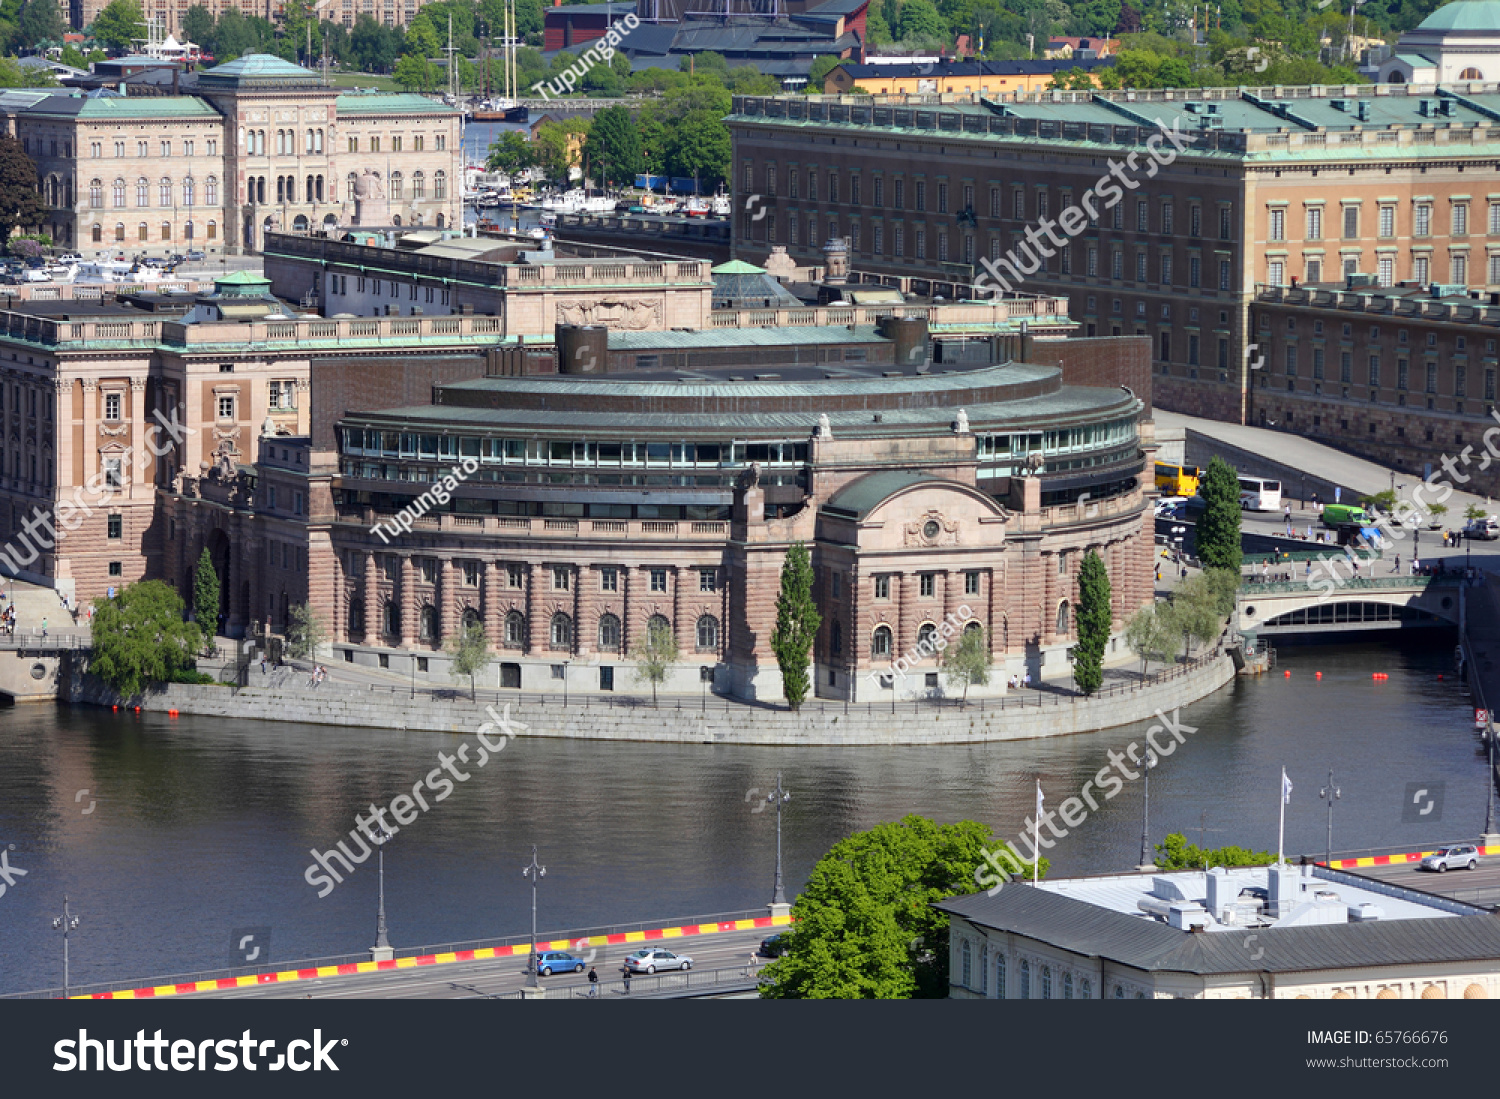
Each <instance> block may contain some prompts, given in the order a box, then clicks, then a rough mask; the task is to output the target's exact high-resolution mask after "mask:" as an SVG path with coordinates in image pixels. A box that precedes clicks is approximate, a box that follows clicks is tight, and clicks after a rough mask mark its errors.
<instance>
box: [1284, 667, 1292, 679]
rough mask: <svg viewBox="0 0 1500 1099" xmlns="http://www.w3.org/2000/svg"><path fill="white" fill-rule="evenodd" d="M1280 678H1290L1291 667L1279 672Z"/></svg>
mask: <svg viewBox="0 0 1500 1099" xmlns="http://www.w3.org/2000/svg"><path fill="white" fill-rule="evenodd" d="M1281 678H1283V679H1291V678H1292V669H1290V668H1288V669H1287V670H1286V671H1284V672H1282V673H1281Z"/></svg>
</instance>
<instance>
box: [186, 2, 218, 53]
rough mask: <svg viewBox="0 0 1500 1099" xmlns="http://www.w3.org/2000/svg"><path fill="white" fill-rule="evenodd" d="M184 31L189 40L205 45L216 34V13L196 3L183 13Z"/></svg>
mask: <svg viewBox="0 0 1500 1099" xmlns="http://www.w3.org/2000/svg"><path fill="white" fill-rule="evenodd" d="M182 33H183V36H184V37H185V38H187V40H188V41H189V42H196V43H198V44H199V45H200V46H201V45H203V44H204V43H205V42H207V41H208V40H209V39H211V38H212V37H213V36H214V13H213V12H211V11H209V10H208V9H207V8H206V7H204V6H203V5H202V4H194V5H193V6H192V7H190V8H188V10H187V11H185V12H183V14H182Z"/></svg>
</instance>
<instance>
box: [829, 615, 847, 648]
mask: <svg viewBox="0 0 1500 1099" xmlns="http://www.w3.org/2000/svg"><path fill="white" fill-rule="evenodd" d="M828 649H829V651H830V652H831V653H832V654H833V655H834V656H842V655H843V654H844V627H843V624H842V623H839V622H835V623H834V624H833V625H832V626H831V627H829V630H828Z"/></svg>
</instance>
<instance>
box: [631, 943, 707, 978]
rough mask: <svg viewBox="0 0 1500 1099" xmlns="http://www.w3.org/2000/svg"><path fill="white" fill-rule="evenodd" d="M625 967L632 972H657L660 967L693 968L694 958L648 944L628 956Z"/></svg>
mask: <svg viewBox="0 0 1500 1099" xmlns="http://www.w3.org/2000/svg"><path fill="white" fill-rule="evenodd" d="M625 968H626V969H628V970H630V971H631V972H632V973H655V972H656V971H657V970H658V969H692V968H693V959H691V958H689V957H688V956H687V955H686V954H673V953H672V952H671V951H670V950H661V949H659V948H657V947H650V946H648V947H644V948H642V949H640V950H637V951H636V952H635V953H634V954H631V955H630V956H629V957H627V958H626V959H625Z"/></svg>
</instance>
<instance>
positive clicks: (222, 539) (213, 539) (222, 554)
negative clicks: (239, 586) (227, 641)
mask: <svg viewBox="0 0 1500 1099" xmlns="http://www.w3.org/2000/svg"><path fill="white" fill-rule="evenodd" d="M207 546H208V557H209V560H210V561H212V562H213V566H214V572H215V573H217V574H218V577H219V621H218V622H216V623H214V630H215V631H216V632H218V633H223V632H224V631H225V630H226V629H227V628H228V626H229V593H230V592H232V591H234V588H233V587H232V584H233V579H234V578H233V577H231V576H230V575H229V570H230V553H229V535H227V534H225V533H224V531H223V530H222V529H219V528H217V527H216V528H214V529H213V530H211V531H209V534H208V542H207ZM197 569H198V563H197V562H196V561H194V562H193V574H194V576H196V575H197Z"/></svg>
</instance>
